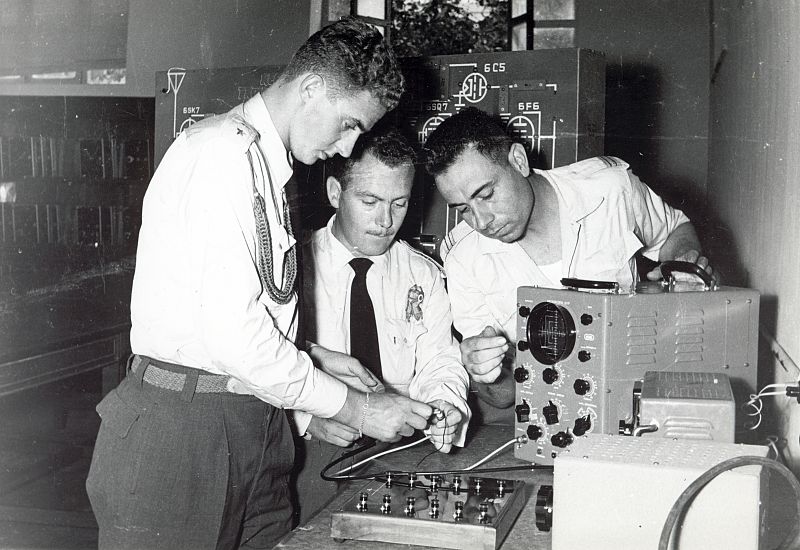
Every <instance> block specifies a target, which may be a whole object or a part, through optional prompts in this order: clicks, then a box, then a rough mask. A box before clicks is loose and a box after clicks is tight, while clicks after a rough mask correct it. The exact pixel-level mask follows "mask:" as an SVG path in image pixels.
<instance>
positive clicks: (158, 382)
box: [131, 357, 230, 393]
mask: <svg viewBox="0 0 800 550" xmlns="http://www.w3.org/2000/svg"><path fill="white" fill-rule="evenodd" d="M158 363H160V361H155V360H154V359H150V358H148V357H141V361H134V363H133V365H131V367H132V369H133V371H134V372H136V371H138V370H139V369H142V368H143V369H145V371H144V376H143V377H142V379H143V380H144V381H145V382H147V383H148V384H150V385H152V386H156V387H158V388H162V389H165V390H172V391H178V392H179V391H183V386H184V384H185V383H186V378H187V376H186V374H183V373H180V372H172V371H171V370H167V369H165V368H162V367H160V366H159V364H158ZM183 368H184V369H186V368H189V367H183ZM229 378H230V377H229V376H225V375H222V374H200V375H199V376H198V377H197V387H196V388H195V390H194V391H195V393H228V379H229Z"/></svg>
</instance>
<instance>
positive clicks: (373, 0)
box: [356, 0, 386, 19]
mask: <svg viewBox="0 0 800 550" xmlns="http://www.w3.org/2000/svg"><path fill="white" fill-rule="evenodd" d="M356 15H363V16H364V17H374V18H375V19H386V2H385V1H384V0H358V3H357V8H356Z"/></svg>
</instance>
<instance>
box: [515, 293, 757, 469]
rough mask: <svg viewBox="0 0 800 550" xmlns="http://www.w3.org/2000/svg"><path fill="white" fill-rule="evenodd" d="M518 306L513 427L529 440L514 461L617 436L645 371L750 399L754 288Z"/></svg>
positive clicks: (536, 299)
mask: <svg viewBox="0 0 800 550" xmlns="http://www.w3.org/2000/svg"><path fill="white" fill-rule="evenodd" d="M565 281H566V280H565ZM562 282H563V281H562ZM693 288H696V287H693ZM517 304H518V311H517V342H516V347H517V352H516V358H515V361H514V380H515V386H516V391H515V398H516V400H515V405H514V407H515V408H514V413H515V426H516V428H515V429H516V433H517V435H523V434H524V435H526V436H527V437H528V438H529V443H528V444H526V445H522V446H520V447H518V448H517V449H516V450H515V456H516V457H517V458H521V459H523V460H528V461H531V462H536V463H538V464H552V463H553V459H554V458H555V457H556V456H557V454H558V453H559V451H561V450H562V449H565V448H568V447H569V446H570V445H572V443H574V442H575V440H576V438H579V437H581V436H583V435H585V434H588V433H600V434H617V433H625V430H626V429H627V427H629V426H632V425H634V424H635V423H636V421H637V419H636V418H635V416H636V411H635V408H636V405H635V403H636V401H637V399H638V397H639V396H638V395H637V394H636V388H637V383H638V382H639V381H641V380H643V379H644V377H645V374H646V373H647V372H652V371H655V372H657V371H678V372H683V373H715V372H718V373H723V374H725V375H726V377H727V378H729V379H730V386H731V387H732V391H733V393H734V395H735V396H737V397H739V400H738V402H743V401H742V400H741V398H742V397H746V396H747V395H748V394H750V393H754V392H755V389H756V372H757V369H756V361H757V351H758V308H759V294H758V292H757V291H755V290H751V289H745V288H734V287H720V288H719V289H717V290H688V291H682V292H681V291H676V290H674V289H672V290H670V289H669V288H665V289H664V290H663V291H658V292H655V291H653V290H652V287H651V288H650V291H649V292H626V293H617V292H611V293H598V292H587V291H584V290H573V289H563V290H560V289H549V288H537V287H520V288H519V289H518V293H517ZM743 423H744V418H738V419H737V424H738V426H737V428H738V429H740V430H741V429H742V427H743Z"/></svg>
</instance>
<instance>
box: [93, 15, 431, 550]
mask: <svg viewBox="0 0 800 550" xmlns="http://www.w3.org/2000/svg"><path fill="white" fill-rule="evenodd" d="M402 90H403V82H402V76H401V75H400V72H399V70H398V66H397V62H396V59H395V58H394V55H393V54H392V52H391V51H390V50H389V49H388V47H387V46H386V45H385V44H384V42H383V39H382V36H381V34H380V33H379V32H378V31H377V30H375V29H374V28H373V27H371V26H370V25H368V24H366V23H364V22H359V21H357V20H352V19H347V20H343V21H339V22H336V23H334V24H332V25H330V26H328V27H326V28H324V29H322V30H321V31H319V32H318V33H315V34H314V35H313V36H311V37H310V38H309V39H308V40H307V41H306V42H305V44H303V46H301V48H300V49H299V50H298V51H297V53H296V54H295V56H294V57H293V58H292V60H291V61H290V63H289V64H288V66H287V67H286V69H285V70H284V72H283V73H282V75H281V77H280V78H279V79H278V80H277V81H276V82H275V83H273V84H272V85H270V86H269V87H268V88H267V89H265V90H264V91H263V92H261V93H260V94H258V95H256V96H254V97H253V98H251V99H250V100H248V101H247V102H245V103H244V104H242V105H239V106H237V107H235V108H233V109H232V110H231V111H230V112H228V113H227V114H224V115H219V116H216V117H212V118H210V119H207V120H204V121H202V122H200V123H198V124H196V125H194V126H192V127H191V128H189V129H187V130H186V131H185V132H182V133H181V135H179V136H178V138H177V139H176V140H175V142H174V143H173V144H172V145H171V147H170V148H169V150H168V151H167V153H166V155H165V156H164V159H163V160H162V161H161V164H160V165H159V167H158V169H157V170H156V173H155V175H154V176H153V179H152V181H151V182H150V185H149V187H148V190H147V194H146V196H145V199H144V205H143V216H142V228H141V232H140V237H139V247H138V250H137V258H136V261H137V265H136V272H135V275H134V281H133V293H132V300H131V321H132V328H131V348H132V350H133V353H134V354H135V355H134V356H133V359H132V362H131V369H130V372H129V375H128V376H127V377H126V379H125V380H123V382H122V383H121V384H120V386H119V387H118V388H117V389H115V390H113V391H112V392H110V393H109V395H108V396H106V398H105V399H104V400H103V401H102V402H101V403H100V405H98V407H97V410H98V413H99V414H100V416H101V417H102V424H101V427H100V432H99V434H98V438H97V443H96V445H95V450H94V456H93V459H92V466H91V469H90V472H89V477H88V479H87V483H86V487H87V492H88V494H89V497H90V500H91V503H92V509H93V511H94V513H95V516H96V518H97V521H98V525H99V528H100V532H99V545H100V548H108V547H113V548H137V549H138V548H164V549H170V550H172V549H176V548H191V549H198V548H239V547H241V548H249V547H258V548H266V547H272V546H273V545H274V544H275V542H277V540H278V539H279V538H280V537H281V536H283V535H284V534H286V533H287V532H288V531H289V529H290V528H291V522H292V506H291V501H290V493H289V473H290V471H291V469H292V467H293V463H294V442H293V439H292V436H291V430H290V428H289V424H288V420H287V418H286V414H285V411H284V410H283V409H284V408H294V409H299V410H305V411H308V412H310V413H313V414H315V415H317V416H319V417H320V418H335V419H336V420H337V421H338V422H341V423H342V424H343V425H348V426H351V427H352V428H354V429H357V430H360V431H363V433H365V434H367V435H370V436H372V437H375V438H377V439H380V440H385V441H394V440H397V439H400V438H401V437H402V436H405V435H409V434H411V433H413V431H414V430H415V429H419V428H423V427H425V426H426V425H427V424H428V418H429V417H430V415H431V414H432V410H433V408H432V407H431V406H430V405H428V404H426V403H422V402H419V401H414V400H411V399H409V398H407V397H404V396H400V395H397V394H375V396H373V397H372V399H370V398H369V396H368V394H367V393H366V392H364V391H359V390H357V389H355V388H353V387H348V386H347V385H346V384H345V383H343V382H342V381H341V380H339V378H337V377H342V376H343V375H344V374H345V373H349V372H355V376H362V377H363V378H365V380H367V382H368V381H369V379H368V378H367V377H366V376H365V375H364V372H365V371H363V368H362V367H361V365H359V364H358V362H357V361H356V360H354V359H353V358H351V357H348V356H346V355H344V354H341V353H336V352H333V351H330V350H326V349H325V348H323V347H322V346H317V347H315V348H314V350H313V351H312V352H311V353H310V354H307V353H305V352H304V351H301V350H300V349H298V347H297V346H296V345H295V339H296V336H297V329H298V308H297V289H296V288H295V276H296V275H297V270H298V269H301V268H300V266H298V265H297V261H296V256H295V246H296V244H295V240H294V236H293V235H292V228H291V220H290V215H289V209H288V206H287V200H286V194H285V191H284V186H285V185H286V184H287V182H288V181H289V179H290V177H291V174H292V162H293V159H297V160H299V161H300V162H303V163H306V164H313V163H314V162H316V161H317V160H319V159H327V158H329V157H332V156H334V155H337V154H338V155H342V156H347V155H349V154H350V151H351V150H352V148H353V144H354V143H355V141H356V139H357V138H358V136H359V135H361V134H362V133H364V132H366V131H368V130H369V129H370V128H371V127H372V126H373V125H374V124H375V123H376V122H377V121H378V120H379V119H380V118H381V117H382V116H383V114H384V113H385V112H386V111H387V110H389V109H391V108H393V107H394V106H395V105H396V104H397V102H398V99H399V96H400V94H401V93H402ZM315 366H316V367H319V368H315ZM326 371H329V372H333V373H334V374H335V375H336V376H332V375H330V374H328V372H326Z"/></svg>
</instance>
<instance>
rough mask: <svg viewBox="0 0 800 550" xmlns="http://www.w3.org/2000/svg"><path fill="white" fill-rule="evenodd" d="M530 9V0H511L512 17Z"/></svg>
mask: <svg viewBox="0 0 800 550" xmlns="http://www.w3.org/2000/svg"><path fill="white" fill-rule="evenodd" d="M527 11H528V0H511V17H516V16H518V15H522V14H523V13H526V12H527Z"/></svg>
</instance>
